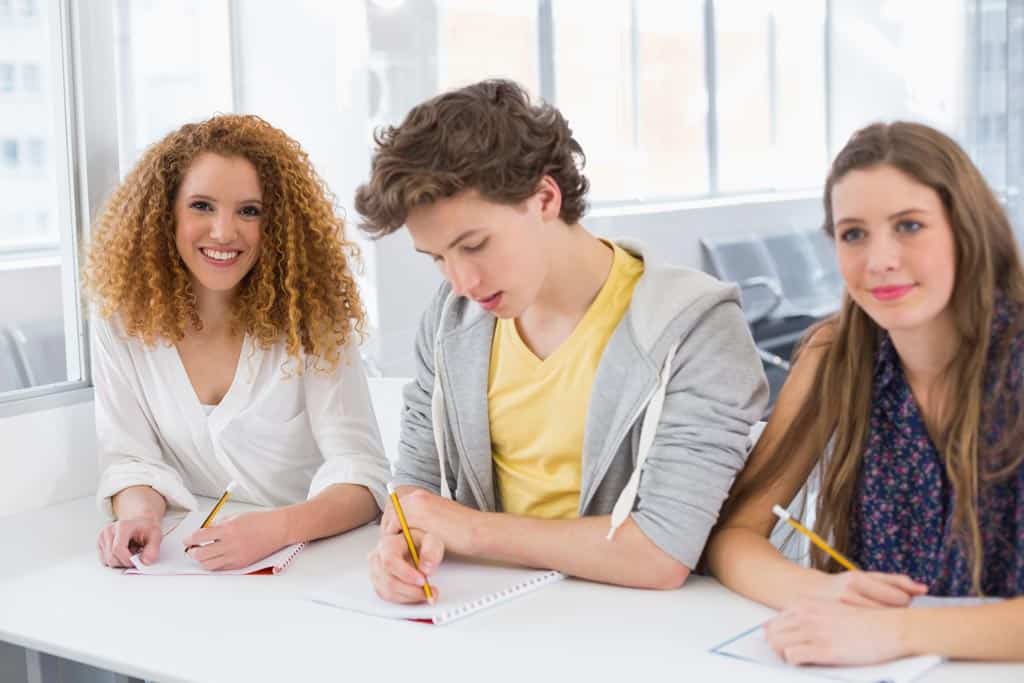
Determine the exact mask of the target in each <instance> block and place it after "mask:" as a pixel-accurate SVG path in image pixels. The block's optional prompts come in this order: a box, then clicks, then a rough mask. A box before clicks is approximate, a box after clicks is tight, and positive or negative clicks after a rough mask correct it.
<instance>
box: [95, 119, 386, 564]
mask: <svg viewBox="0 0 1024 683" xmlns="http://www.w3.org/2000/svg"><path fill="white" fill-rule="evenodd" d="M343 227H344V226H343V223H342V221H341V219H340V218H338V217H337V215H336V214H335V211H334V208H333V205H332V202H331V199H330V195H329V193H328V192H327V191H326V188H325V186H324V184H323V182H322V181H321V180H320V178H319V177H318V176H317V175H316V172H315V171H314V170H313V167H312V165H311V164H310V162H309V159H308V157H307V155H306V154H305V152H303V150H302V149H301V148H300V147H299V145H298V143H296V142H295V141H294V140H292V139H291V138H289V137H288V136H287V135H285V134H284V133H283V132H282V131H280V130H278V129H276V128H274V127H273V126H271V125H269V124H268V123H267V122H265V121H263V120H262V119H260V118H258V117H255V116H238V115H224V116H216V117H214V118H211V119H209V120H207V121H204V122H202V123H198V124H188V125H185V126H182V127H181V128H180V129H178V130H177V131H174V132H173V133H171V134H170V135H168V136H167V137H166V138H164V139H163V140H161V141H160V142H158V143H156V144H155V145H153V146H152V147H151V148H149V149H148V150H147V151H146V152H145V154H144V155H143V157H142V159H141V160H140V161H139V162H138V164H137V165H136V166H135V168H134V169H133V170H132V171H131V173H129V174H128V176H127V178H125V180H124V182H123V183H122V184H121V186H120V187H119V188H117V190H116V191H115V192H114V194H113V196H112V197H111V198H110V200H109V202H108V203H107V205H106V207H105V209H104V211H103V212H102V214H101V215H100V216H99V218H98V220H97V222H96V229H95V230H94V238H93V244H92V246H91V249H90V252H89V258H88V265H87V267H86V272H85V284H86V288H87V291H88V292H89V294H90V297H91V299H92V300H93V302H94V303H95V311H96V313H95V314H94V316H93V321H92V333H93V343H92V351H93V366H92V369H93V379H94V382H95V385H96V428H97V434H98V443H99V459H100V466H101V471H102V474H101V477H100V485H99V490H98V493H97V495H98V498H99V500H100V504H101V506H102V507H103V508H104V509H105V510H106V512H107V513H108V515H110V516H111V517H112V519H113V520H114V521H113V522H112V523H111V524H109V525H108V526H106V527H105V528H104V529H103V530H102V531H101V533H100V537H99V553H100V557H101V559H102V561H103V562H104V563H106V564H108V565H110V566H127V565H129V564H130V556H131V555H132V554H133V553H134V552H136V551H141V553H142V561H143V562H152V561H153V560H154V559H155V558H156V557H157V554H158V551H159V546H160V541H161V529H160V522H161V519H162V517H163V515H164V513H165V511H166V509H167V508H168V507H172V508H183V509H192V508H194V507H195V505H196V501H195V499H194V498H193V494H199V495H204V496H217V495H219V494H220V493H221V492H222V491H223V490H224V487H225V485H226V484H227V483H228V482H229V481H230V480H234V481H236V482H237V483H238V484H239V486H240V488H239V490H238V491H237V493H236V494H235V498H236V499H238V500H243V501H248V502H252V503H256V504H259V505H262V506H266V507H267V508H270V509H268V510H266V511H259V512H251V513H248V514H243V515H240V516H237V517H235V518H233V519H230V520H227V521H224V522H223V523H220V524H216V525H214V526H212V527H210V528H208V529H203V530H200V531H198V532H196V533H194V534H192V535H191V536H189V537H188V538H187V539H186V541H187V542H188V543H189V544H197V545H198V544H202V546H201V547H199V548H197V549H195V550H193V551H191V552H192V556H193V557H194V558H195V559H196V560H197V561H199V562H200V563H201V564H202V566H203V567H205V568H207V569H230V568H237V567H242V566H246V565H248V564H250V563H252V562H254V561H256V560H258V559H260V558H262V557H265V556H266V555H269V554H270V553H272V552H274V551H276V550H278V549H280V548H282V547H284V546H286V545H289V544H291V543H296V542H300V541H308V540H311V539H315V538H321V537H324V536H330V535H332V534H337V533H340V532H343V531H346V530H348V529H351V528H353V527H356V526H359V525H361V524H364V523H366V522H367V521H370V520H371V519H373V518H375V517H376V516H377V515H378V514H379V512H380V506H381V503H382V502H383V500H384V496H385V494H384V493H383V487H384V482H385V480H386V478H387V476H388V469H387V463H386V460H385V458H384V454H383V448H382V446H381V439H380V434H379V432H378V429H377V423H376V420H375V418H374V415H373V412H372V408H371V406H370V399H369V393H368V389H367V382H366V376H365V373H364V371H363V368H362V365H361V362H360V358H359V355H358V353H357V348H356V346H357V342H358V337H359V335H360V332H361V327H362V325H363V322H364V317H363V316H364V313H363V308H362V305H361V304H360V301H359V298H358V294H357V291H356V286H355V283H354V281H353V279H352V275H351V270H350V268H349V262H348V257H347V254H350V253H352V252H353V249H352V245H351V244H350V243H348V242H346V241H345V239H344V235H343Z"/></svg>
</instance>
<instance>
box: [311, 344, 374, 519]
mask: <svg viewBox="0 0 1024 683" xmlns="http://www.w3.org/2000/svg"><path fill="white" fill-rule="evenodd" d="M308 373H309V374H308V375H307V376H306V377H305V386H306V410H307V412H308V414H309V419H310V426H311V428H312V430H313V436H314V438H315V439H316V442H317V446H318V447H319V449H320V453H321V454H322V455H323V457H324V462H323V464H322V465H321V466H320V468H319V469H318V470H317V471H316V474H314V475H313V480H312V482H310V485H309V497H310V498H313V497H314V496H316V495H318V494H319V493H320V492H321V491H323V490H324V489H326V488H327V487H328V486H331V485H333V484H359V485H361V486H365V487H366V488H367V489H368V490H369V491H370V493H371V494H372V495H373V498H374V500H375V501H376V502H377V507H379V508H380V509H382V510H383V509H384V505H385V504H386V502H387V490H386V487H387V482H388V479H389V477H390V471H389V469H388V461H387V458H386V457H385V456H384V445H383V443H382V442H381V438H380V429H379V428H378V426H377V418H376V417H375V416H374V413H373V405H372V403H371V402H370V389H369V386H368V385H367V381H366V371H365V370H364V369H363V362H362V359H361V358H360V356H359V350H358V348H357V347H356V346H355V344H354V343H353V344H350V345H349V346H347V347H346V348H345V349H344V350H343V351H342V354H341V359H340V360H339V362H338V367H337V368H336V369H335V371H334V372H333V373H330V374H322V373H319V374H318V373H316V372H315V371H312V370H310V371H308Z"/></svg>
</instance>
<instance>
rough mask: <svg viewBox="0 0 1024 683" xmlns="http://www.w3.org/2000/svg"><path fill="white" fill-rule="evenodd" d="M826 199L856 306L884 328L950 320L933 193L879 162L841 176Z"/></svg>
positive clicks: (945, 252)
mask: <svg viewBox="0 0 1024 683" xmlns="http://www.w3.org/2000/svg"><path fill="white" fill-rule="evenodd" d="M831 202H832V216H833V217H834V221H835V240H836V255H837V257H838V261H839V269H840V271H841V272H842V275H843V279H844V280H845V281H846V288H847V291H848V292H849V294H850V296H851V297H852V298H853V300H854V301H855V302H856V303H857V305H859V306H860V307H861V308H862V309H864V311H865V312H866V313H867V314H868V315H869V316H871V318H872V319H873V320H874V321H875V322H876V323H877V324H878V325H879V326H880V327H882V328H884V329H886V330H888V331H889V332H890V333H892V332H896V331H900V332H903V331H914V330H923V329H928V328H930V327H932V326H933V325H934V324H935V323H936V322H937V321H940V320H942V319H945V318H949V317H951V311H950V299H951V297H952V294H953V286H954V283H955V279H956V251H955V244H954V239H953V228H952V226H951V225H950V224H949V219H948V217H947V215H946V210H945V208H944V206H943V204H942V201H941V199H940V198H939V195H938V194H937V193H936V192H935V190H933V189H931V188H930V187H928V186H926V185H922V184H921V183H919V182H917V181H916V180H914V179H913V178H911V177H910V176H908V175H906V174H905V173H903V172H901V171H899V170H897V169H896V168H894V167H892V166H889V165H885V164H881V165H877V166H872V167H869V168H865V169H860V170H855V171H850V172H849V173H847V174H846V175H844V176H843V177H842V178H841V179H840V180H839V181H838V182H836V183H835V185H834V186H833V188H832V196H831Z"/></svg>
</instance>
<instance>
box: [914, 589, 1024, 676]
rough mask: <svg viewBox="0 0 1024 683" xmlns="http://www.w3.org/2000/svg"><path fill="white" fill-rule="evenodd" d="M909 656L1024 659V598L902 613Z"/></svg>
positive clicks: (919, 609) (920, 609)
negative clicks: (932, 655)
mask: <svg viewBox="0 0 1024 683" xmlns="http://www.w3.org/2000/svg"><path fill="white" fill-rule="evenodd" d="M901 611H902V612H903V616H904V617H905V619H906V621H905V630H904V633H905V640H906V650H907V654H938V655H943V656H944V657H949V658H951V659H985V660H1014V661H1022V660H1024V598H1015V599H1013V600H1009V601H1007V602H1002V603H997V604H991V605H977V606H971V607H941V608H934V609H932V608H918V609H905V610H901Z"/></svg>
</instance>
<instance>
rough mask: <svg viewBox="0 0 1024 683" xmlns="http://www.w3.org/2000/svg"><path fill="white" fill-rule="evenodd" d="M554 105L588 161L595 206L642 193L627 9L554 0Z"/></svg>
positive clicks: (618, 5) (622, 4)
mask: <svg viewBox="0 0 1024 683" xmlns="http://www.w3.org/2000/svg"><path fill="white" fill-rule="evenodd" d="M553 9H554V12H553V14H554V41H555V46H554V48H555V59H554V62H555V104H557V105H558V108H559V109H561V111H562V113H563V114H564V115H565V117H566V118H567V119H569V124H570V125H571V126H572V129H573V133H574V134H575V136H576V139H577V140H579V142H580V144H581V145H582V146H583V150H584V151H585V152H586V155H587V166H586V174H587V177H588V178H589V179H590V183H591V191H590V198H591V199H592V200H594V201H605V200H617V199H623V198H627V197H635V196H637V195H638V194H639V193H642V190H641V185H642V183H641V182H639V180H640V179H639V176H640V175H641V174H642V172H643V171H642V169H641V160H640V155H639V153H638V151H637V147H636V145H635V144H634V140H633V130H634V115H635V108H634V106H633V75H632V46H631V45H632V43H631V22H632V17H631V14H630V7H629V3H626V2H614V3H595V2H588V1H587V0H555V2H554V6H553Z"/></svg>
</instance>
